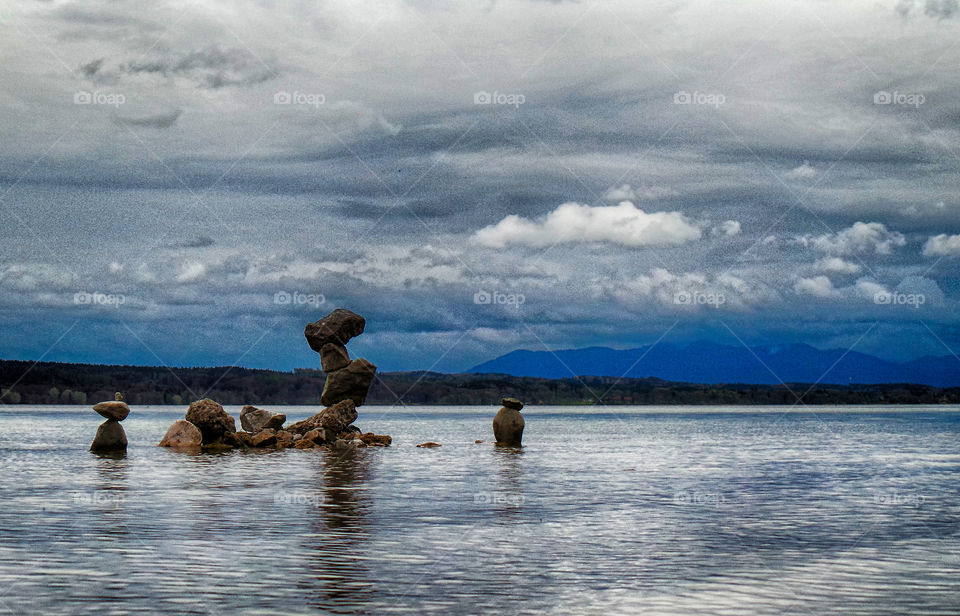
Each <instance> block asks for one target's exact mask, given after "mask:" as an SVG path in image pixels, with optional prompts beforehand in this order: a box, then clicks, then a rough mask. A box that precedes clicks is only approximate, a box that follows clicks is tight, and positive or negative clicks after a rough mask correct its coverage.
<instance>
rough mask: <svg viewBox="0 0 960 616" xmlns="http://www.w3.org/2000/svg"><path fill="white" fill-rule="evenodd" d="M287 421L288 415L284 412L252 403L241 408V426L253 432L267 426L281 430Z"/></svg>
mask: <svg viewBox="0 0 960 616" xmlns="http://www.w3.org/2000/svg"><path fill="white" fill-rule="evenodd" d="M285 421H287V416H286V415H284V414H283V413H271V412H270V411H265V410H263V409H258V408H257V407H255V406H250V405H247V406H245V407H243V408H242V409H240V426H241V427H242V428H243V429H244V430H246V431H247V432H250V433H252V434H256V433H257V432H260V431H261V430H265V429H267V428H272V429H274V430H279V429H280V428H282V427H283V423H284V422H285Z"/></svg>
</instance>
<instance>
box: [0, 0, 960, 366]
mask: <svg viewBox="0 0 960 616" xmlns="http://www.w3.org/2000/svg"><path fill="white" fill-rule="evenodd" d="M0 57H2V61H0V220H2V224H0V340H2V343H0V357H2V358H5V359H29V360H39V359H43V360H47V361H77V362H92V363H105V364H121V363H129V364H150V365H161V364H162V365H169V366H191V365H224V366H226V365H242V366H249V367H258V368H272V369H281V370H289V369H292V368H297V367H310V368H317V367H319V359H318V357H317V356H316V354H315V353H313V352H312V351H310V349H309V347H308V346H307V344H306V342H305V340H304V338H303V327H304V325H305V324H306V323H308V322H310V321H313V320H316V319H317V318H319V317H321V316H323V315H324V314H326V313H327V312H329V311H330V310H332V309H334V308H338V307H343V308H349V309H351V310H354V311H355V312H358V313H359V314H362V315H363V316H364V317H366V319H367V328H366V332H365V333H364V334H363V335H362V336H360V337H359V338H356V339H355V340H354V341H352V342H351V343H350V345H349V348H350V351H351V354H352V355H353V356H354V357H357V356H363V357H366V358H367V359H369V360H370V361H372V362H374V363H375V364H377V365H378V366H379V367H380V369H381V370H418V369H423V370H426V369H430V370H436V371H445V372H454V371H458V370H464V369H467V368H469V367H471V366H473V365H475V364H477V363H480V362H482V361H485V360H488V359H491V358H493V357H496V356H498V355H501V354H503V353H507V352H509V351H512V350H515V349H531V350H545V349H548V350H553V349H563V348H578V347H586V346H609V347H614V348H632V347H637V346H641V345H645V344H653V343H671V344H681V345H682V344H685V343H688V342H691V341H695V340H712V341H716V342H722V343H726V344H748V345H760V344H778V343H783V342H804V343H807V344H811V345H814V346H816V347H819V348H836V347H842V348H854V349H856V350H857V351H861V352H864V353H871V354H874V355H878V356H880V357H884V358H887V359H894V360H906V359H912V358H916V357H920V356H924V355H940V356H945V355H951V354H954V351H957V352H960V326H958V325H960V324H958V311H957V299H958V297H960V284H958V276H957V271H958V263H960V196H958V192H960V139H958V137H960V71H958V68H960V66H958V65H960V7H958V2H957V0H914V1H910V0H894V1H889V0H888V1H884V0H881V1H849V2H842V3H838V2H827V1H826V0H783V1H780V0H778V1H777V2H769V1H758V0H744V1H742V2H736V3H720V2H669V1H664V2H651V3H638V2H635V1H618V0H609V1H605V0H599V1H590V0H584V1H581V2H566V1H532V0H523V1H521V0H497V1H483V0H471V1H469V2H466V1H465V2H447V1H444V2H441V1H439V0H437V1H428V0H408V1H392V0H385V1H371V2H358V1H342V2H325V1H322V0H321V1H315V2H297V1H289V2H279V1H253V0H235V1H231V2H217V1H207V0H201V1H184V2H179V1H178V2H170V1H158V2H150V3H143V2H125V1H109V2H107V1H103V0H84V1H82V2H79V1H61V0H49V1H24V2H11V1H9V0H3V1H2V2H0ZM958 361H960V360H958Z"/></svg>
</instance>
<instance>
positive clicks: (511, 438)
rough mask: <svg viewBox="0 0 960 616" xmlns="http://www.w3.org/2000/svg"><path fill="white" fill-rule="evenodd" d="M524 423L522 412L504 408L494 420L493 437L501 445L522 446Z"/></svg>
mask: <svg viewBox="0 0 960 616" xmlns="http://www.w3.org/2000/svg"><path fill="white" fill-rule="evenodd" d="M524 423H525V422H524V421H523V415H521V414H520V411H518V410H516V409H511V408H507V407H503V408H501V409H500V410H499V411H497V414H496V416H495V417H494V418H493V436H494V438H496V439H497V443H498V444H500V445H520V443H521V441H522V440H523V426H524Z"/></svg>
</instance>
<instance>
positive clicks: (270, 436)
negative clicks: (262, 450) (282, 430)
mask: <svg viewBox="0 0 960 616" xmlns="http://www.w3.org/2000/svg"><path fill="white" fill-rule="evenodd" d="M276 444H277V431H276V430H273V429H272V428H267V429H266V430H261V431H260V432H257V433H256V434H254V435H253V436H252V437H251V438H250V446H251V447H269V446H270V445H276Z"/></svg>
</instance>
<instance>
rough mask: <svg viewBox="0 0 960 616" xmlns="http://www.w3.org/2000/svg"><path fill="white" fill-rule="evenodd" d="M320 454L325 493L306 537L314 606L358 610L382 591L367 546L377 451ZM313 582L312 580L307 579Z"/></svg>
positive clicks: (318, 481) (338, 610) (334, 610)
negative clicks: (374, 577) (375, 586)
mask: <svg viewBox="0 0 960 616" xmlns="http://www.w3.org/2000/svg"><path fill="white" fill-rule="evenodd" d="M321 455H322V457H319V458H318V462H317V475H316V477H315V479H314V483H315V485H317V486H318V488H319V490H320V491H321V493H322V494H323V499H322V502H321V503H319V504H318V507H317V517H316V519H315V520H314V521H313V523H312V525H311V526H312V528H313V532H312V533H310V534H309V535H308V536H307V537H306V541H305V547H306V548H307V549H308V551H309V553H310V557H309V560H310V569H311V571H312V572H313V577H312V579H311V581H310V586H311V588H308V589H306V590H307V591H308V592H307V595H306V596H312V597H314V601H313V602H312V603H311V605H313V606H316V607H319V608H321V609H323V610H326V611H329V612H332V613H355V611H356V608H357V607H358V606H362V605H365V604H369V603H370V602H371V601H372V600H373V598H374V594H375V592H376V589H375V588H374V581H373V576H372V573H371V571H370V567H369V566H368V565H367V564H366V559H365V556H366V555H365V553H364V552H365V551H366V549H367V546H366V544H367V542H368V541H369V539H370V536H371V531H372V528H371V521H370V520H369V516H370V513H371V510H372V506H373V502H372V499H371V498H370V494H369V492H368V484H369V482H370V479H371V474H372V461H373V459H374V458H375V457H376V455H375V453H374V452H371V451H369V450H364V449H346V450H335V451H324V452H323V453H322V454H321ZM305 583H307V582H305Z"/></svg>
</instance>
